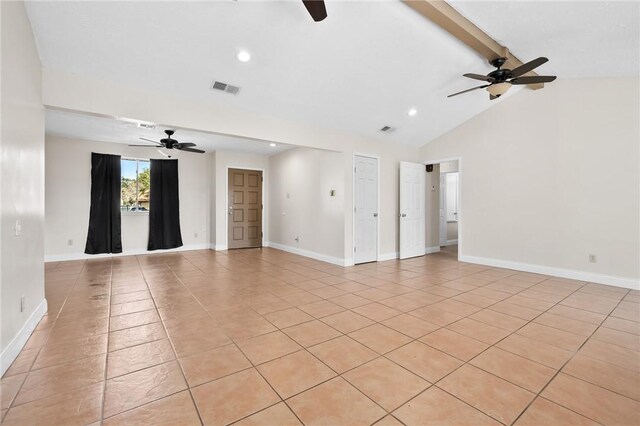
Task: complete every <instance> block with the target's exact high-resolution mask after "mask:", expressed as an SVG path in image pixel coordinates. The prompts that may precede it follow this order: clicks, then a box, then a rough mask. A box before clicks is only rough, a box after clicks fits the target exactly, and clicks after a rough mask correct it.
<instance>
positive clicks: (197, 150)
mask: <svg viewBox="0 0 640 426" xmlns="http://www.w3.org/2000/svg"><path fill="white" fill-rule="evenodd" d="M176 149H177V150H180V151H187V152H197V153H199V154H204V151H203V150H201V149H195V148H176Z"/></svg>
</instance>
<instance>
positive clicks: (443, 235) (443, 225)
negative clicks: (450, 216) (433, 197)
mask: <svg viewBox="0 0 640 426" xmlns="http://www.w3.org/2000/svg"><path fill="white" fill-rule="evenodd" d="M439 223H440V238H439V240H440V245H441V246H446V245H447V173H441V174H440V222H439Z"/></svg>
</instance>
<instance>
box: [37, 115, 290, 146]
mask: <svg viewBox="0 0 640 426" xmlns="http://www.w3.org/2000/svg"><path fill="white" fill-rule="evenodd" d="M45 123H46V132H47V134H50V135H58V136H64V137H68V138H75V139H85V140H90V141H99V142H113V143H122V144H127V145H130V144H139V145H144V144H148V145H149V146H153V144H151V143H147V142H145V141H141V140H140V139H139V138H147V139H151V140H160V139H162V138H165V137H166V136H167V135H166V134H165V133H164V131H165V129H172V130H176V134H175V135H173V138H174V139H177V140H178V141H180V142H193V143H195V144H196V145H197V146H196V148H198V149H202V150H204V151H207V152H213V151H220V150H224V151H241V152H251V153H255V154H260V155H272V154H276V153H279V152H283V151H286V150H288V149H291V148H292V147H291V146H290V145H285V144H277V145H276V146H275V147H272V146H270V145H269V142H265V141H257V140H250V139H244V138H236V137H232V136H223V135H216V134H212V133H206V132H200V131H194V130H187V129H176V128H175V127H166V126H156V128H155V129H145V128H141V127H138V123H136V122H133V121H124V120H116V119H114V118H109V117H100V116H95V115H88V114H81V113H77V112H69V111H59V110H47V112H46V121H45Z"/></svg>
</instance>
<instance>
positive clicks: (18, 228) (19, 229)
mask: <svg viewBox="0 0 640 426" xmlns="http://www.w3.org/2000/svg"><path fill="white" fill-rule="evenodd" d="M14 231H15V234H16V237H19V236H20V235H22V221H21V220H20V219H16V225H15V227H14Z"/></svg>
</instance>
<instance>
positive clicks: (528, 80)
mask: <svg viewBox="0 0 640 426" xmlns="http://www.w3.org/2000/svg"><path fill="white" fill-rule="evenodd" d="M547 61H548V59H547V58H544V57H541V58H538V59H534V60H533V61H530V62H527V63H526V64H522V65H520V66H519V67H517V68H514V69H512V70H510V69H506V68H502V66H503V65H504V63H505V62H507V58H496V59H494V60H493V61H491V62H489V63H490V64H491V65H493V66H494V67H496V70H495V71H491V72H490V73H489V74H487V75H482V74H464V76H465V77H468V78H473V79H474V80H482V81H486V82H488V83H489V84H484V85H482V86H477V87H472V88H471V89H467V90H463V91H462V92H458V93H453V94H451V95H449V96H447V98H450V97H452V96H458V95H461V94H463V93H467V92H471V91H473V90H478V89H484V88H487V92H489V99H491V100H493V99H496V98H499V97H500V96H502V95H504V94H505V93H506V92H507V90H509V89H510V88H511V86H512V85H513V84H536V83H550V82H552V81H553V80H555V79H556V76H554V75H536V76H531V77H527V76H525V77H520V76H521V75H523V74H526V73H528V72H529V71H531V70H533V69H535V68H538V67H539V66H540V65H542V64H544V63H545V62H547Z"/></svg>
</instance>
